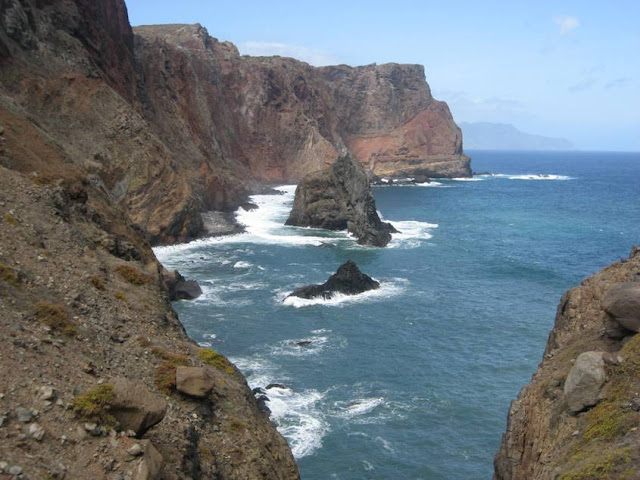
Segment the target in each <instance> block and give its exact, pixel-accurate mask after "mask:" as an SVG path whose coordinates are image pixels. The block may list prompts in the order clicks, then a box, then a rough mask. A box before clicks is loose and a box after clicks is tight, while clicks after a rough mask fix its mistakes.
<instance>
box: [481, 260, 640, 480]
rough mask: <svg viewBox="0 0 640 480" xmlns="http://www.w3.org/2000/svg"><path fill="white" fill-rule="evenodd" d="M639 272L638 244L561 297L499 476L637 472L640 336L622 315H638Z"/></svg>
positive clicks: (503, 449)
mask: <svg viewBox="0 0 640 480" xmlns="http://www.w3.org/2000/svg"><path fill="white" fill-rule="evenodd" d="M639 277H640V252H639V250H638V249H636V248H634V250H633V251H632V253H631V256H630V258H629V259H628V260H622V261H620V262H618V263H615V264H613V265H610V266H608V267H606V268H605V269H603V270H602V271H600V272H598V273H597V274H595V275H593V276H592V277H590V278H588V279H586V280H584V281H583V282H582V284H581V285H580V286H578V287H575V288H572V289H571V290H569V292H567V293H566V294H565V295H564V296H563V298H562V300H561V302H560V305H559V306H558V312H557V316H556V320H555V326H554V328H553V330H552V331H551V333H550V335H549V340H548V342H547V347H546V350H545V353H544V357H543V360H542V363H541V364H540V365H539V367H538V370H537V371H536V373H535V374H534V375H533V378H532V380H531V383H530V384H529V385H527V386H526V387H524V388H523V389H522V391H521V392H520V394H519V395H518V398H517V399H516V400H514V401H513V402H512V404H511V407H510V409H509V414H508V419H507V429H506V432H505V434H504V435H503V438H502V444H501V446H500V450H499V452H498V453H497V455H496V457H495V462H494V465H495V475H494V478H495V479H496V480H506V479H530V478H531V479H534V478H535V479H566V480H569V479H592V478H593V479H596V478H597V479H619V478H637V472H638V467H639V466H640V454H638V451H637V448H636V445H637V444H638V441H640V432H639V431H638V427H639V426H640V413H638V412H639V411H640V396H639V392H640V335H637V334H636V331H637V329H636V331H632V330H628V329H627V328H624V327H622V326H621V324H620V323H618V322H619V321H621V323H624V322H625V321H628V320H630V317H631V316H634V318H635V323H634V324H630V323H628V322H627V323H625V325H626V326H627V327H629V326H637V325H638V322H640V295H639V292H640V289H639V288H637V286H636V285H638V284H637V279H638V278H639ZM630 282H631V283H630ZM621 286H622V287H621ZM634 286H635V287H634ZM631 287H633V288H631ZM629 292H630V293H629ZM634 295H635V297H633V298H632V296H634ZM612 305H613V306H612ZM631 311H633V312H634V313H631V314H629V312H631ZM621 312H624V313H623V316H621V317H619V316H618V315H620V313H621ZM612 313H613V315H612ZM625 317H626V318H625Z"/></svg>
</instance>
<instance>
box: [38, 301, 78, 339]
mask: <svg viewBox="0 0 640 480" xmlns="http://www.w3.org/2000/svg"><path fill="white" fill-rule="evenodd" d="M34 315H35V317H36V318H37V319H38V320H39V321H40V322H42V323H44V324H45V325H48V326H49V327H51V328H52V329H53V330H56V331H59V332H62V333H64V334H65V335H69V336H73V335H75V334H76V327H75V325H74V324H73V322H72V321H71V319H70V318H69V314H68V313H67V310H66V308H65V307H64V306H63V305H59V304H56V303H49V302H45V301H39V302H38V303H36V306H35V310H34Z"/></svg>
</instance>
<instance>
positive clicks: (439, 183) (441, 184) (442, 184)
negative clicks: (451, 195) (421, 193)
mask: <svg viewBox="0 0 640 480" xmlns="http://www.w3.org/2000/svg"><path fill="white" fill-rule="evenodd" d="M415 186H416V187H445V186H446V185H445V184H444V183H441V182H424V183H416V184H415Z"/></svg>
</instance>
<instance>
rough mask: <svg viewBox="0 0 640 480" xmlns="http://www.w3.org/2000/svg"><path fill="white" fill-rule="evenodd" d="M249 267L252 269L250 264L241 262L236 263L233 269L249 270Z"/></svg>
mask: <svg viewBox="0 0 640 480" xmlns="http://www.w3.org/2000/svg"><path fill="white" fill-rule="evenodd" d="M251 267H253V264H252V263H249V262H243V261H240V262H236V263H234V264H233V268H251Z"/></svg>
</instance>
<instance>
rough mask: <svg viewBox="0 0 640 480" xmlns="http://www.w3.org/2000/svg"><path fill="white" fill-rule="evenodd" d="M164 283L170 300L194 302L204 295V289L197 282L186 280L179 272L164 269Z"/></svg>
mask: <svg viewBox="0 0 640 480" xmlns="http://www.w3.org/2000/svg"><path fill="white" fill-rule="evenodd" d="M162 282H163V283H164V285H165V287H166V289H167V292H168V293H169V300H171V301H172V302H173V301H175V300H193V299H195V298H198V297H199V296H200V295H202V288H200V285H199V284H198V282H197V281H195V280H187V279H185V278H184V277H183V276H182V275H181V274H180V272H178V271H177V270H172V271H170V270H167V269H166V268H163V269H162Z"/></svg>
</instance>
